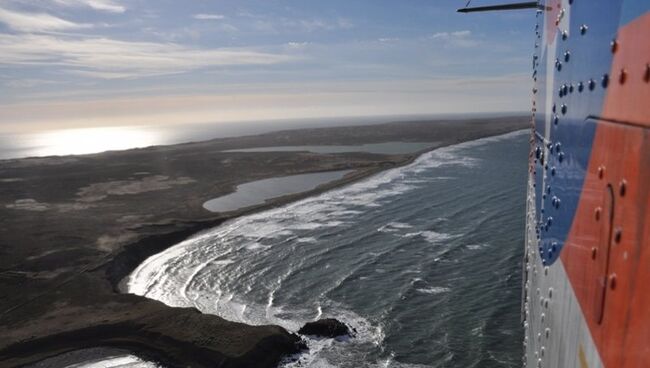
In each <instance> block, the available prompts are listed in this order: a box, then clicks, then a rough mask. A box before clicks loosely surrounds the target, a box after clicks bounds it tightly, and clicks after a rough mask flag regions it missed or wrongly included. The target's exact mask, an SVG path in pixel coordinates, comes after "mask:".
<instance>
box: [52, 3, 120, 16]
mask: <svg viewBox="0 0 650 368" xmlns="http://www.w3.org/2000/svg"><path fill="white" fill-rule="evenodd" d="M53 1H54V2H55V3H57V4H60V5H65V6H75V7H90V8H92V9H95V10H100V11H105V12H109V13H124V12H125V11H126V8H125V7H124V6H123V5H120V4H119V3H117V2H116V1H113V0H53Z"/></svg>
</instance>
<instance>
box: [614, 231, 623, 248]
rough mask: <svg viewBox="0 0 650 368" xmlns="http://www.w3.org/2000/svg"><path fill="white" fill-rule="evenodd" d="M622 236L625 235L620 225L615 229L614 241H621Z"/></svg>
mask: <svg viewBox="0 0 650 368" xmlns="http://www.w3.org/2000/svg"><path fill="white" fill-rule="evenodd" d="M622 237H623V230H621V228H620V227H619V228H617V229H616V230H615V231H614V241H615V242H616V244H620V243H621V238H622Z"/></svg>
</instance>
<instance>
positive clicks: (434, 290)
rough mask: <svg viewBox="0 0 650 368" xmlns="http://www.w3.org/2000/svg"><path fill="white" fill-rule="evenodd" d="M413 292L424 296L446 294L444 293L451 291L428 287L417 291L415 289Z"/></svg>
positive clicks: (444, 288)
mask: <svg viewBox="0 0 650 368" xmlns="http://www.w3.org/2000/svg"><path fill="white" fill-rule="evenodd" d="M415 290H416V291H418V292H420V293H424V294H440V293H446V292H449V291H451V289H449V288H446V287H437V286H433V287H428V288H419V289H415Z"/></svg>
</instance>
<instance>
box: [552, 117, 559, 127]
mask: <svg viewBox="0 0 650 368" xmlns="http://www.w3.org/2000/svg"><path fill="white" fill-rule="evenodd" d="M559 122H560V118H559V117H558V116H557V115H555V117H554V118H553V124H555V125H557V124H558V123H559Z"/></svg>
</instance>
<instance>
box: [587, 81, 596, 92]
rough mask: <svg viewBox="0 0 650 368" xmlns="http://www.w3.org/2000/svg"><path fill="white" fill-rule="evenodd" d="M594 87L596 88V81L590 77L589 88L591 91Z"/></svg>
mask: <svg viewBox="0 0 650 368" xmlns="http://www.w3.org/2000/svg"><path fill="white" fill-rule="evenodd" d="M594 88H596V81H595V80H593V79H590V80H589V90H590V91H593V90H594Z"/></svg>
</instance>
